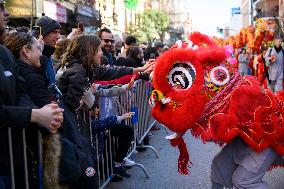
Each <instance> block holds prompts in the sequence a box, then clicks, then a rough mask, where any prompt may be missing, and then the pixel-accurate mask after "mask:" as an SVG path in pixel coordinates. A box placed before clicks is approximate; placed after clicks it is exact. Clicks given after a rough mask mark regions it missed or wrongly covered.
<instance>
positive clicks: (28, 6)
mask: <svg viewBox="0 0 284 189" xmlns="http://www.w3.org/2000/svg"><path fill="white" fill-rule="evenodd" d="M6 7H7V9H8V11H9V13H10V16H11V17H30V16H31V15H36V13H35V10H36V8H35V7H36V1H34V0H33V1H31V0H13V1H6Z"/></svg>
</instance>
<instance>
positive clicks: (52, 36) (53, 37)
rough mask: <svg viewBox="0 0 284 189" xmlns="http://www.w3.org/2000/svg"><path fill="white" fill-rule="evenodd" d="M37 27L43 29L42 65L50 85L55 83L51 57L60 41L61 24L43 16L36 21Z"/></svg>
mask: <svg viewBox="0 0 284 189" xmlns="http://www.w3.org/2000/svg"><path fill="white" fill-rule="evenodd" d="M36 26H39V27H41V35H42V36H43V42H44V48H43V52H42V57H41V65H42V68H43V69H44V71H45V72H46V74H47V75H46V76H47V78H48V79H49V81H50V84H52V83H55V71H54V64H53V60H52V58H51V56H52V55H53V53H54V51H55V44H56V43H57V41H58V40H59V39H60V29H61V26H60V24H59V23H58V22H57V21H55V20H53V19H52V18H50V17H48V16H43V17H41V18H39V19H37V20H36Z"/></svg>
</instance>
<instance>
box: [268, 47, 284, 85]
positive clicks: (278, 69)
mask: <svg viewBox="0 0 284 189" xmlns="http://www.w3.org/2000/svg"><path fill="white" fill-rule="evenodd" d="M270 52H271V53H270ZM273 55H274V56H276V61H275V62H274V63H271V64H270V65H269V69H268V74H269V80H272V81H277V80H279V79H281V80H282V79H283V64H284V62H283V61H284V57H283V50H282V51H279V52H278V53H277V52H276V50H275V49H274V48H269V49H268V50H267V52H266V54H265V56H264V57H265V60H266V62H269V60H268V58H269V57H270V56H273Z"/></svg>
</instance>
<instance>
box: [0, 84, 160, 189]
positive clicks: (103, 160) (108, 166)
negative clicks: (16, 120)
mask: <svg viewBox="0 0 284 189" xmlns="http://www.w3.org/2000/svg"><path fill="white" fill-rule="evenodd" d="M150 92H151V84H150V82H147V81H142V80H139V81H136V82H135V87H134V89H133V91H132V92H131V91H129V92H126V94H124V95H122V96H120V97H111V98H107V97H102V98H100V112H101V114H100V115H101V117H100V118H103V117H106V116H110V115H121V114H123V113H126V112H131V111H132V112H135V113H136V114H135V116H134V117H133V118H132V119H131V120H127V121H126V124H128V125H130V126H131V127H133V129H134V139H133V141H132V143H131V147H130V148H129V151H128V153H127V156H126V157H127V158H129V157H130V156H131V155H132V154H133V152H135V151H136V149H137V148H138V147H139V146H143V143H142V141H143V139H144V137H145V136H146V135H147V134H148V132H149V130H150V129H151V127H152V126H153V125H154V124H155V122H156V121H155V120H154V119H153V118H152V117H151V115H150V107H149V104H148V99H149V96H150ZM6 131H7V136H8V137H7V138H8V141H7V142H8V146H9V157H10V162H9V163H10V180H11V188H12V189H15V188H18V187H19V186H17V185H18V183H17V177H16V176H15V166H16V165H15V163H14V159H15V158H16V157H17V156H23V158H22V161H23V164H22V165H23V174H24V175H21V176H22V178H23V182H24V183H23V185H21V186H20V187H21V188H26V189H29V188H30V187H31V184H32V183H30V182H29V181H30V180H31V179H33V178H32V176H33V175H31V174H30V170H29V169H30V167H29V166H30V165H29V163H30V162H31V159H30V157H29V155H28V153H30V149H28V147H27V145H28V144H27V141H28V140H29V138H28V137H27V132H29V130H26V129H23V130H21V131H20V139H19V138H18V139H17V140H21V141H22V147H23V149H22V152H23V153H21V154H15V153H14V152H13V147H14V145H15V142H14V141H13V139H14V132H15V130H13V129H11V128H8V129H7V130H6ZM2 132H3V130H2ZM16 132H19V131H18V130H17V131H16ZM36 135H37V136H35V135H33V136H32V138H34V139H37V142H36V143H37V145H38V146H37V147H36V148H37V149H36V150H35V152H34V153H35V154H36V156H35V157H36V160H35V161H36V162H37V163H36V168H35V169H36V171H35V172H36V174H37V175H36V177H37V183H36V185H37V186H38V187H37V188H40V189H42V188H44V186H43V156H42V155H43V148H42V144H43V142H42V140H43V139H42V135H41V132H40V131H39V130H38V131H37V132H36ZM105 135H106V137H105V138H104V143H105V145H104V146H105V148H104V150H103V152H102V153H99V150H98V148H99V146H98V144H99V137H98V135H96V134H94V133H91V127H90V140H91V143H92V140H95V141H96V142H95V143H96V145H95V146H93V147H94V148H96V160H97V162H96V164H97V165H96V166H97V167H96V168H97V173H98V177H99V187H100V189H102V188H104V187H106V185H107V184H108V183H109V182H110V181H111V179H112V177H113V176H114V175H113V156H114V155H115V149H116V148H117V144H118V142H117V139H116V138H114V137H112V136H111V135H110V132H106V133H105ZM29 137H30V136H29ZM100 140H101V139H100ZM143 147H147V148H151V149H152V150H153V151H154V152H155V155H156V156H157V157H158V154H157V152H156V150H155V149H154V148H153V147H152V146H149V145H145V146H143ZM27 149H28V150H27ZM135 166H138V167H140V168H141V169H142V170H143V172H144V173H145V175H146V177H147V178H149V175H148V173H147V172H146V170H145V168H144V166H143V165H142V164H138V163H136V164H135Z"/></svg>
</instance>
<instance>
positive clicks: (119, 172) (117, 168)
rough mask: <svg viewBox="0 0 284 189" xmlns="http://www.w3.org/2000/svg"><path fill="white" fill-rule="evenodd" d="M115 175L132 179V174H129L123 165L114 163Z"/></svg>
mask: <svg viewBox="0 0 284 189" xmlns="http://www.w3.org/2000/svg"><path fill="white" fill-rule="evenodd" d="M113 173H114V174H117V175H119V176H122V177H125V178H130V176H131V175H130V174H128V173H127V172H126V171H125V169H124V168H123V166H122V164H121V163H117V162H114V169H113Z"/></svg>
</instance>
